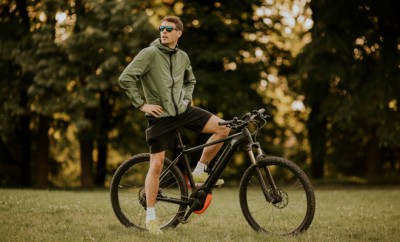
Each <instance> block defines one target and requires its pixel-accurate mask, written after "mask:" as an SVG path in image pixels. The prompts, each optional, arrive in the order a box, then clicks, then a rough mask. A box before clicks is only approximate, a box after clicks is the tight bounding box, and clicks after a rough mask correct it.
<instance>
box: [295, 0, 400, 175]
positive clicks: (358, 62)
mask: <svg viewBox="0 0 400 242" xmlns="http://www.w3.org/2000/svg"><path fill="white" fill-rule="evenodd" d="M311 7H312V10H313V19H314V23H315V24H314V27H313V29H312V42H310V43H309V44H308V45H307V46H306V47H305V48H304V51H303V53H302V54H301V55H300V56H299V58H298V59H297V66H298V74H299V75H298V76H299V79H301V81H302V82H301V85H300V86H299V88H300V90H301V93H303V94H304V95H305V97H306V104H307V105H309V107H311V109H312V111H311V114H310V116H309V119H308V132H309V140H310V144H311V147H312V160H313V175H314V177H322V176H323V175H324V170H325V169H326V168H327V167H336V169H337V170H338V171H339V170H340V171H341V172H343V173H345V174H359V175H360V174H363V173H365V172H368V173H369V174H371V175H372V174H385V173H386V174H389V173H390V169H387V170H386V171H384V166H386V165H385V164H394V163H396V162H398V160H399V154H398V152H397V151H396V150H398V148H399V145H400V143H399V140H398V135H399V131H400V130H399V127H400V126H399V120H400V119H399V111H398V108H397V103H398V101H399V99H398V93H399V91H400V89H399V83H398V82H397V81H395V80H398V79H399V70H398V64H399V50H398V43H399V42H398V41H399V34H400V32H399V31H400V29H399V24H398V21H397V18H396V15H395V12H394V11H395V10H394V9H396V8H398V3H397V2H396V1H385V2H384V3H383V2H382V3H377V2H374V1H367V0H359V1H351V2H348V1H312V2H311ZM327 9H329V11H327ZM389 29H390V31H388V30H389ZM366 151H367V152H366ZM365 161H367V162H365ZM326 162H327V163H326ZM324 163H325V164H324ZM365 164H369V165H365ZM387 167H389V166H387ZM390 167H393V165H391V166H390Z"/></svg>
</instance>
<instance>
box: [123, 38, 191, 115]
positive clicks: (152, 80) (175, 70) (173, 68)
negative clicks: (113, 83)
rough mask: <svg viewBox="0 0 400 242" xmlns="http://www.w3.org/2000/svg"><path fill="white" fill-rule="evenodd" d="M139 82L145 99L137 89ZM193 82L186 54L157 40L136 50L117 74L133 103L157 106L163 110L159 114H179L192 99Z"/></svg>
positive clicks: (137, 105) (138, 105)
mask: <svg viewBox="0 0 400 242" xmlns="http://www.w3.org/2000/svg"><path fill="white" fill-rule="evenodd" d="M139 81H140V82H141V83H142V87H143V94H144V98H145V100H146V101H144V100H143V98H142V95H141V93H140V92H139V89H138V82H139ZM195 83H196V79H195V77H194V75H193V71H192V67H191V65H190V60H189V57H188V55H187V54H186V53H185V52H184V51H182V50H180V49H178V47H176V48H175V49H171V48H169V47H167V46H164V45H162V44H161V41H160V39H156V40H155V41H153V42H152V43H151V44H150V46H149V47H147V48H144V49H143V50H142V51H140V52H139V54H138V55H137V56H136V57H135V58H134V60H133V61H132V62H131V63H130V64H129V65H128V66H127V67H126V68H125V70H124V71H123V72H122V74H121V76H120V77H119V85H120V86H121V88H122V89H123V90H125V92H126V94H127V95H128V97H129V98H130V100H131V101H132V104H133V106H135V107H136V108H138V107H140V106H142V105H143V104H144V103H147V104H157V105H160V106H162V107H163V109H164V113H163V114H162V115H160V116H159V117H169V116H175V115H177V114H181V113H183V112H184V111H185V110H186V107H187V104H188V102H190V101H191V100H192V93H193V89H194V85H195ZM184 100H185V101H184Z"/></svg>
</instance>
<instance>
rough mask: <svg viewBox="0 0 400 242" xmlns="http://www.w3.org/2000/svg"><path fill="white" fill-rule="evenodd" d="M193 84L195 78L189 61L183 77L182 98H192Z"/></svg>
mask: <svg viewBox="0 0 400 242" xmlns="http://www.w3.org/2000/svg"><path fill="white" fill-rule="evenodd" d="M195 84H196V78H195V77H194V74H193V70H192V66H191V65H190V62H189V63H188V66H187V67H186V71H185V79H184V81H183V94H184V95H183V99H187V100H192V94H193V90H194V85H195Z"/></svg>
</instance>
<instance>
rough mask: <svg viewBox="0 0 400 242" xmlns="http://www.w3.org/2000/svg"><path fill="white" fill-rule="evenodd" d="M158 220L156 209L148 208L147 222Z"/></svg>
mask: <svg viewBox="0 0 400 242" xmlns="http://www.w3.org/2000/svg"><path fill="white" fill-rule="evenodd" d="M155 219H156V209H155V208H154V207H153V208H147V209H146V222H149V221H150V220H155Z"/></svg>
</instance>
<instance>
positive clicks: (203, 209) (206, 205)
mask: <svg viewBox="0 0 400 242" xmlns="http://www.w3.org/2000/svg"><path fill="white" fill-rule="evenodd" d="M211 199H212V195H211V193H209V194H207V197H206V201H205V202H204V206H203V208H202V209H201V210H197V211H193V212H194V213H195V214H202V213H203V212H204V211H206V209H207V208H208V206H210V203H211Z"/></svg>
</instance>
